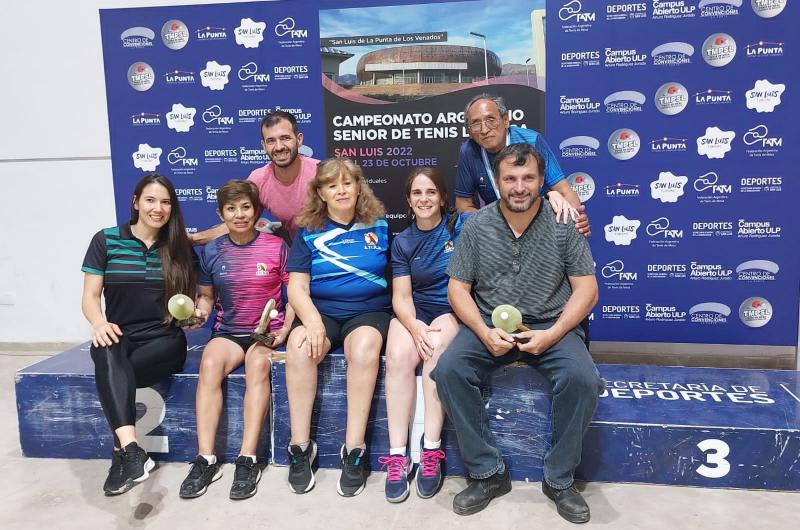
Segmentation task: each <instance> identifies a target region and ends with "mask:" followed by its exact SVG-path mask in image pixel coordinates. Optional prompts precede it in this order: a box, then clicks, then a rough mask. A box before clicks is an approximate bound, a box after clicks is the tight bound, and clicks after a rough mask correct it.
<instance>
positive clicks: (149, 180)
mask: <svg viewBox="0 0 800 530" xmlns="http://www.w3.org/2000/svg"><path fill="white" fill-rule="evenodd" d="M81 270H82V271H83V272H84V273H85V274H84V284H83V299H82V302H81V308H82V309H83V314H84V316H85V317H86V319H87V320H88V321H89V323H90V324H91V325H92V328H93V332H92V347H91V355H92V360H93V361H94V364H95V381H96V384H97V392H98V394H99V395H100V403H101V404H102V406H103V411H104V412H105V414H106V418H107V419H108V422H109V424H110V425H111V428H112V430H113V431H114V453H113V456H112V458H111V468H110V469H109V473H108V478H107V479H106V482H105V484H104V486H103V490H104V491H105V493H106V495H118V494H120V493H125V492H126V491H128V490H129V489H131V488H132V487H133V486H134V485H135V484H136V483H137V482H141V481H143V480H145V479H146V478H147V477H148V476H149V472H150V471H151V470H152V469H153V468H154V467H155V463H154V462H153V461H152V460H151V459H150V458H149V457H148V456H147V453H146V452H145V450H144V449H142V448H141V447H140V446H139V444H138V443H137V441H136V431H135V428H134V424H135V422H136V388H142V387H147V386H151V385H153V384H155V383H156V382H157V381H160V380H161V379H163V378H165V377H167V376H169V375H171V374H173V373H175V372H177V371H179V370H180V369H181V368H182V367H183V363H184V361H185V360H186V336H185V335H184V333H183V330H181V329H180V328H178V327H177V326H175V325H173V324H172V322H171V318H170V316H169V313H168V312H167V304H166V301H167V300H169V298H170V297H171V296H172V295H174V294H177V293H184V294H187V295H189V296H191V297H194V294H195V269H194V262H193V252H192V246H191V243H190V242H189V239H188V238H187V237H186V229H185V226H184V223H183V216H182V215H181V211H180V206H179V204H178V198H177V196H176V195H175V188H174V187H173V186H172V183H171V182H170V181H169V180H168V179H167V178H165V177H162V176H161V175H155V174H153V175H146V176H145V177H143V178H142V179H141V180H140V181H139V183H138V184H137V185H136V189H135V190H134V192H133V203H132V205H131V220H130V223H128V224H124V225H121V226H115V227H113V228H106V229H104V230H101V231H99V232H98V233H97V234H95V236H94V238H93V239H92V242H91V244H90V245H89V250H88V251H87V252H86V258H85V259H84V261H83V267H82V268H81ZM101 294H102V295H103V296H104V297H105V305H106V310H105V314H104V313H103V311H102V309H101V306H100V295H101ZM198 313H199V311H198ZM198 316H207V315H198Z"/></svg>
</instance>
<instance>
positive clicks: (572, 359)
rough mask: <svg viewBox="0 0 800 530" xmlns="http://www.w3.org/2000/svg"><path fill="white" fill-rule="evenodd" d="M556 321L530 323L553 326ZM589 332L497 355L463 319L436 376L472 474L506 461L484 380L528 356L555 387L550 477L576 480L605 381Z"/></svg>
mask: <svg viewBox="0 0 800 530" xmlns="http://www.w3.org/2000/svg"><path fill="white" fill-rule="evenodd" d="M551 325H552V323H544V324H532V325H530V326H528V327H530V328H531V329H547V328H549V327H550V326H551ZM583 337H584V335H583V331H582V330H581V328H580V327H577V328H575V329H574V330H572V331H570V332H569V333H567V334H566V335H565V336H564V337H563V338H562V339H561V340H560V341H559V342H558V343H556V344H554V345H553V346H552V347H551V348H550V349H549V350H547V351H546V352H545V353H543V354H542V355H539V356H534V355H531V354H529V353H525V352H521V351H520V350H519V349H517V348H513V349H512V350H511V351H509V352H508V353H507V354H505V355H503V356H502V357H494V356H492V354H490V353H489V352H488V351H487V350H486V347H485V346H484V345H483V343H482V342H481V340H480V339H479V338H478V337H477V336H476V335H475V334H474V333H473V332H472V330H471V329H469V328H468V327H467V326H465V325H463V324H462V325H461V327H460V328H459V330H458V334H457V335H456V337H455V339H453V342H451V343H450V346H448V347H447V349H446V350H445V351H444V353H442V356H441V357H440V358H439V362H438V363H437V364H436V368H435V369H434V370H433V372H431V375H430V377H431V379H433V380H434V381H436V390H437V391H438V393H439V399H441V401H442V404H443V405H444V408H445V410H446V411H447V415H448V416H449V417H450V421H451V422H452V423H453V426H454V427H455V429H456V433H457V434H458V446H459V449H460V451H461V459H462V460H463V462H464V465H465V466H466V468H467V471H468V472H469V475H470V476H471V477H472V478H475V479H483V478H487V477H490V476H492V475H494V474H495V473H496V472H497V471H499V470H500V469H501V468H502V467H503V460H502V455H501V454H500V450H499V449H498V448H497V444H496V442H495V440H494V435H493V434H492V432H491V431H490V430H489V420H488V418H487V416H486V409H485V407H484V402H483V398H482V397H481V389H480V387H481V384H485V383H486V381H487V380H488V378H489V375H490V374H491V373H492V372H493V371H494V370H495V369H497V368H499V367H500V366H502V365H505V364H509V363H512V362H515V361H524V362H527V363H528V364H530V365H532V366H533V367H534V368H536V369H537V370H538V371H539V373H541V374H542V375H543V376H544V377H545V378H546V379H547V380H548V381H550V384H551V385H552V387H553V411H552V416H553V438H552V444H551V446H550V449H549V451H547V454H546V455H545V457H544V480H545V481H546V482H547V483H548V484H549V485H550V486H551V487H553V488H557V489H564V488H568V487H569V486H571V485H572V480H573V473H574V471H575V468H576V467H578V464H579V463H580V461H581V448H582V443H583V434H584V432H585V431H586V428H587V427H588V426H589V421H591V419H592V415H593V414H594V411H595V408H596V406H597V398H598V396H599V395H600V393H601V392H602V391H603V386H604V385H603V380H602V379H601V378H600V375H599V374H598V373H597V368H596V367H595V365H594V362H593V361H592V358H591V356H590V355H589V351H588V350H587V349H586V345H585V344H584V342H583Z"/></svg>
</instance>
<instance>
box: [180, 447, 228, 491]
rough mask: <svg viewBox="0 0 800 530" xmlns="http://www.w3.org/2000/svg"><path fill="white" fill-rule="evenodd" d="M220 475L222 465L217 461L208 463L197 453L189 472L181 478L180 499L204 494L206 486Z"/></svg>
mask: <svg viewBox="0 0 800 530" xmlns="http://www.w3.org/2000/svg"><path fill="white" fill-rule="evenodd" d="M221 476H222V466H220V464H219V462H218V461H217V462H214V463H213V464H209V463H208V460H206V459H205V458H204V457H202V456H201V455H197V458H195V460H194V463H192V467H191V468H190V469H189V474H188V475H186V478H185V479H183V482H182V483H181V489H180V491H179V492H178V495H180V497H181V498H182V499H194V498H196V497H199V496H200V495H202V494H204V493H205V492H206V490H208V486H209V485H210V484H211V483H212V482H214V481H215V480H217V479H219V478H220V477H221Z"/></svg>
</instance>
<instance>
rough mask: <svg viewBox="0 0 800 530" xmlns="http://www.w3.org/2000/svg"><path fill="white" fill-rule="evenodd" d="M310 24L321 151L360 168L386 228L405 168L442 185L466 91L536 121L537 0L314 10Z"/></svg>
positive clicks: (393, 218)
mask: <svg viewBox="0 0 800 530" xmlns="http://www.w3.org/2000/svg"><path fill="white" fill-rule="evenodd" d="M319 24H320V39H321V40H320V55H321V64H322V73H323V77H322V83H323V88H324V104H325V114H326V123H327V124H328V127H327V131H326V146H327V151H328V154H329V155H330V156H346V157H349V158H352V159H354V160H355V161H356V162H358V163H359V164H360V165H361V166H362V167H363V168H364V171H365V174H366V176H367V178H368V180H369V182H370V184H371V185H372V186H373V187H374V188H375V190H376V193H378V195H379V196H381V198H382V199H383V200H384V201H385V202H386V205H387V209H388V216H387V217H388V218H389V221H390V223H391V225H392V229H393V231H399V230H400V229H402V228H403V227H405V225H406V221H407V219H406V214H405V213H404V212H405V211H406V209H407V205H406V204H405V201H404V200H403V198H402V197H403V193H402V192H401V187H402V182H403V181H404V180H405V177H406V176H407V174H408V172H409V171H410V170H411V168H413V167H415V166H431V167H436V168H438V169H439V170H440V171H441V172H442V174H443V175H444V176H445V178H446V180H447V183H448V187H449V188H450V189H452V186H453V182H454V179H455V167H456V162H457V157H458V149H459V146H460V144H461V143H462V142H463V141H464V140H465V139H466V138H467V137H468V135H467V130H466V128H465V127H464V116H463V110H464V105H465V104H466V103H467V101H469V100H470V98H472V97H473V96H475V95H477V94H480V93H483V92H491V93H494V94H497V95H500V96H502V97H503V98H505V100H506V102H507V104H508V107H509V111H510V117H511V123H512V124H514V125H517V126H521V127H527V128H531V129H535V130H538V131H543V129H544V77H543V73H544V1H543V0H537V1H535V2H531V1H523V0H514V1H511V2H504V3H503V4H502V5H497V3H496V2H490V1H478V2H455V3H444V4H442V3H434V4H417V5H401V6H381V7H371V8H358V9H332V10H321V11H320V15H319Z"/></svg>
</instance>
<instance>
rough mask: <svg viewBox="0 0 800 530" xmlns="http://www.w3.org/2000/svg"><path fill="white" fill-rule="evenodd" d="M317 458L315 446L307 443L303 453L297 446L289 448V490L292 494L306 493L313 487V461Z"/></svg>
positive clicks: (312, 441) (312, 442) (312, 443)
mask: <svg viewBox="0 0 800 530" xmlns="http://www.w3.org/2000/svg"><path fill="white" fill-rule="evenodd" d="M316 458H317V444H316V443H314V440H311V441H310V442H309V443H308V447H307V448H306V450H305V451H303V450H302V449H301V448H300V446H299V445H290V446H289V489H290V490H291V491H292V492H294V493H306V492H309V491H311V489H312V488H313V487H314V469H313V466H314V460H315V459H316Z"/></svg>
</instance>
